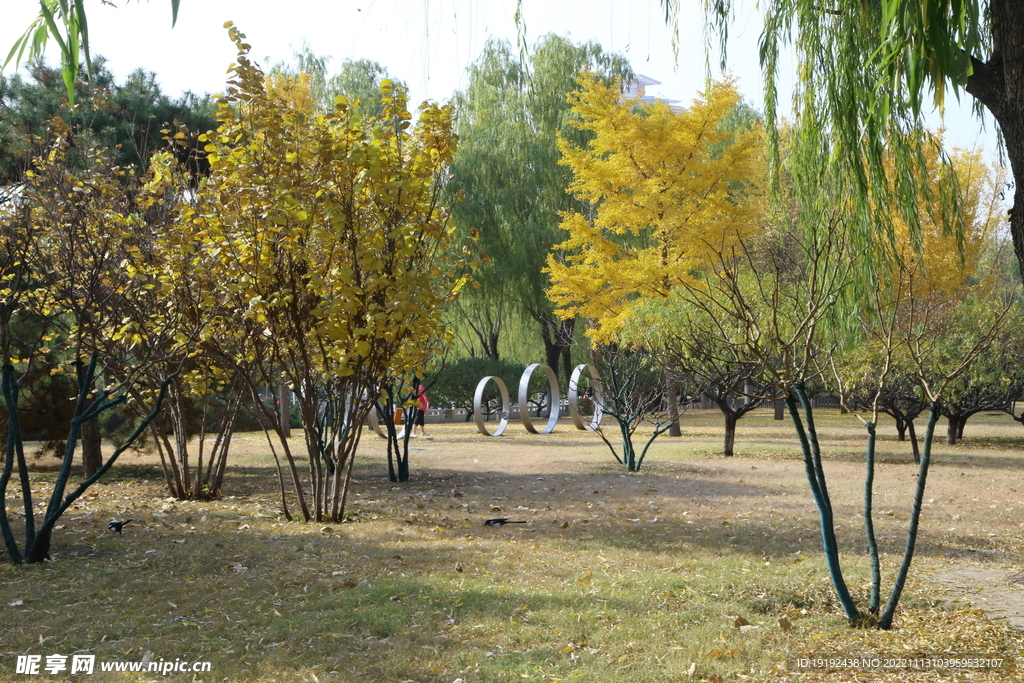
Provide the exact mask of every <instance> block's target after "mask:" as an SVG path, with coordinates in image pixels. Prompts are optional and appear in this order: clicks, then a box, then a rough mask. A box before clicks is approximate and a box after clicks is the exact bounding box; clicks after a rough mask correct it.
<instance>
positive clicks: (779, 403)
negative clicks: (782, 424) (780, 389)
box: [775, 398, 786, 420]
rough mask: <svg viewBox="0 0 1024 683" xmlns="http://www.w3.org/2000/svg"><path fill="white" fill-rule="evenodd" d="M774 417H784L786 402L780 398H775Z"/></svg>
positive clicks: (777, 418) (780, 418)
mask: <svg viewBox="0 0 1024 683" xmlns="http://www.w3.org/2000/svg"><path fill="white" fill-rule="evenodd" d="M775 419H776V420H785V419H786V402H785V401H784V400H783V399H781V398H780V399H776V400H775Z"/></svg>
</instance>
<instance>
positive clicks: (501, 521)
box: [484, 517, 526, 526]
mask: <svg viewBox="0 0 1024 683" xmlns="http://www.w3.org/2000/svg"><path fill="white" fill-rule="evenodd" d="M505 524H526V522H513V521H512V520H511V519H506V518H505V517H498V518H497V519H489V520H487V521H486V522H484V526H503V525H505Z"/></svg>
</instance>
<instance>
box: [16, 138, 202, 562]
mask: <svg viewBox="0 0 1024 683" xmlns="http://www.w3.org/2000/svg"><path fill="white" fill-rule="evenodd" d="M52 125H53V126H54V128H55V131H56V134H55V136H54V137H55V141H54V142H53V143H52V144H51V145H50V147H49V148H48V149H47V152H46V153H45V154H44V155H42V156H41V157H39V158H37V159H36V160H35V161H34V163H33V167H34V168H33V170H32V171H31V172H30V173H28V174H27V175H26V184H25V186H24V187H23V188H22V191H21V192H20V193H18V194H17V195H15V196H14V197H12V199H11V200H10V202H9V206H5V207H4V208H3V209H2V210H0V253H2V255H3V256H2V260H0V277H2V279H3V282H4V290H3V295H2V300H0V357H2V358H0V360H2V363H3V365H2V378H0V387H2V391H3V399H4V403H5V405H6V408H7V417H8V420H7V444H6V450H5V458H4V467H3V472H2V474H0V531H2V534H3V538H4V542H5V544H6V547H7V552H8V555H9V556H10V558H11V560H12V561H13V562H16V563H21V562H42V561H43V560H45V559H46V558H47V557H48V556H49V549H50V544H51V539H52V534H53V531H54V530H55V528H56V527H55V525H56V522H57V520H59V519H60V517H61V515H63V513H64V512H65V511H66V510H67V509H68V508H69V507H70V506H71V505H72V504H73V503H74V501H75V500H77V499H78V498H79V497H80V496H81V495H82V494H83V493H84V492H85V491H86V490H87V489H88V487H89V486H91V485H92V484H93V483H95V482H96V481H97V480H99V478H100V477H102V476H103V474H104V473H105V472H107V471H108V470H109V469H110V467H111V466H112V465H113V464H114V462H115V461H116V460H117V458H118V457H119V456H120V454H121V453H123V452H124V451H125V450H126V449H127V448H128V447H130V446H131V444H132V443H133V442H134V441H135V440H136V439H137V438H138V437H139V436H140V434H141V433H142V431H143V430H144V429H145V428H146V427H147V426H148V425H149V424H150V423H151V422H152V420H153V419H154V418H155V417H156V415H157V413H158V412H159V410H160V407H161V404H162V400H163V396H164V394H165V392H166V389H167V384H168V380H167V379H164V380H163V381H162V382H160V386H159V388H158V387H150V388H151V389H152V390H153V391H154V392H155V397H154V400H153V403H152V409H151V410H150V411H149V414H148V415H146V416H145V417H144V418H143V419H142V420H141V422H140V423H139V424H138V426H137V427H136V428H135V430H134V431H133V432H132V433H131V434H130V435H129V436H128V437H127V438H126V439H125V440H124V441H123V442H122V443H121V444H120V445H119V446H118V447H117V448H116V449H115V450H114V452H113V453H112V454H111V455H110V456H109V457H108V458H107V459H106V460H105V461H101V463H100V464H99V466H98V467H96V468H94V470H95V471H90V472H87V473H86V476H85V479H84V481H82V482H81V483H80V484H78V485H77V486H72V485H71V484H70V483H69V482H70V477H71V471H72V463H73V458H74V454H75V449H76V447H77V445H78V442H79V440H80V437H81V436H82V434H83V429H84V427H85V425H87V424H88V423H89V422H90V421H93V420H96V419H97V418H99V416H100V415H101V414H103V413H105V412H106V411H109V410H111V409H112V408H115V407H117V406H119V405H123V404H126V403H128V402H129V401H130V399H131V397H132V396H133V394H134V392H135V389H137V388H138V387H139V386H140V385H142V384H145V378H144V377H143V373H142V372H140V370H141V369H142V367H144V366H145V365H146V364H147V363H159V362H160V361H162V360H163V359H161V358H159V357H150V358H147V359H145V360H142V361H141V362H139V363H138V364H134V365H132V364H130V363H126V362H120V363H119V362H116V361H117V360H118V356H121V357H125V356H127V355H128V354H127V353H126V351H127V350H128V347H130V346H131V343H132V341H133V338H132V336H131V335H129V336H125V335H123V334H121V332H122V321H123V317H122V315H123V313H124V310H125V303H126V302H129V301H132V300H133V299H135V298H136V297H137V296H139V295H141V294H142V293H143V292H144V291H145V290H146V288H148V287H152V286H153V285H152V283H151V282H150V281H148V280H146V279H145V278H141V277H140V278H135V277H132V276H131V275H127V274H126V273H127V271H129V270H131V268H132V264H133V263H134V259H133V255H132V252H133V251H137V247H136V246H135V245H134V244H133V242H132V240H133V239H134V235H133V228H136V227H138V226H139V225H140V223H141V221H142V219H141V218H140V214H144V213H145V210H146V208H147V207H148V206H149V205H150V203H151V202H153V201H156V199H157V198H158V197H159V195H160V194H162V192H163V189H164V188H163V187H162V185H161V183H160V182H159V180H158V179H155V178H150V179H149V182H147V183H145V184H144V185H143V186H142V187H141V188H134V190H137V191H133V188H132V187H131V186H132V185H134V182H133V180H132V178H131V177H130V174H129V173H127V172H126V171H125V170H123V169H119V168H118V167H116V166H115V165H114V164H113V163H112V161H111V159H110V158H109V157H108V156H106V155H105V154H104V150H95V149H93V150H88V151H85V152H83V154H82V158H81V159H77V160H75V161H74V162H72V160H71V159H70V156H71V154H70V150H71V149H72V147H73V143H74V139H73V137H72V136H71V135H70V130H69V128H68V127H67V125H66V124H63V122H61V121H60V120H56V121H54V122H53V123H52ZM126 176H127V177H126ZM26 315H30V316H31V317H32V318H33V319H34V320H36V321H41V322H42V325H41V329H42V332H41V333H40V334H39V335H38V336H37V337H36V338H35V339H34V340H25V339H22V340H21V342H20V344H16V343H15V340H16V337H17V335H18V332H21V331H24V330H25V329H26V328H25V327H21V326H20V325H19V323H20V319H21V318H24V317H25V316H26ZM148 322H149V325H148V333H149V335H150V336H151V337H156V336H161V337H164V338H168V339H171V340H173V345H174V346H176V347H179V348H187V347H188V346H189V345H190V344H191V342H192V340H193V336H192V330H187V329H183V328H181V327H178V326H175V325H174V324H173V322H176V321H171V320H169V319H168V318H161V317H159V316H154V318H153V319H151V320H149V321H148ZM168 323H171V324H168ZM58 328H62V329H60V331H61V334H59V335H58V334H54V330H56V329H58ZM28 329H32V328H28ZM105 342H110V343H111V344H113V345H114V346H120V347H121V348H120V352H119V353H116V352H115V353H113V354H111V355H107V356H105V357H104V359H103V365H102V372H103V382H102V383H98V382H97V379H98V372H99V368H100V367H101V366H100V364H99V362H100V353H101V351H100V349H101V348H102V347H105V346H106V344H105ZM58 343H59V344H62V345H65V346H66V347H67V348H66V353H65V357H66V358H68V365H70V370H69V372H70V373H73V376H74V379H75V384H76V386H77V396H76V397H75V408H74V413H73V416H72V418H71V421H70V425H69V428H68V432H67V438H66V440H65V441H64V444H63V454H62V457H61V464H60V468H59V470H58V473H57V476H56V478H55V480H54V484H53V488H52V490H51V492H50V495H49V502H48V504H47V506H46V509H45V512H44V514H43V516H42V518H41V519H40V520H37V519H36V510H35V508H34V507H33V487H32V486H31V481H30V478H31V475H30V473H29V468H28V463H27V462H26V459H25V454H24V449H23V446H22V441H21V429H20V421H19V414H18V413H19V410H18V403H19V387H18V376H17V375H18V373H19V372H22V373H24V372H25V371H26V370H28V369H29V368H30V367H31V366H32V365H34V364H35V363H38V362H42V361H44V360H45V359H46V356H45V355H44V354H46V352H47V348H46V344H58ZM19 346H20V351H21V353H22V354H24V355H20V356H19V355H18V350H19ZM160 348H161V349H166V348H167V346H166V345H160ZM26 352H27V353H26ZM179 357H180V355H179ZM165 367H166V366H165ZM49 370H50V372H51V373H57V372H62V371H68V369H67V368H62V367H59V366H58V367H51V368H49ZM15 462H16V463H17V468H18V473H19V478H20V483H21V495H22V500H23V503H24V506H25V513H24V527H23V531H24V539H25V540H24V544H23V545H19V544H18V542H17V540H16V539H15V536H14V532H13V529H12V525H11V520H10V519H9V518H8V516H7V512H6V510H7V507H6V504H5V501H6V495H7V485H8V483H9V481H10V479H11V476H12V474H13V471H14V465H15ZM38 490H39V485H38V484H37V486H36V491H38ZM37 521H38V522H39V524H38V526H37Z"/></svg>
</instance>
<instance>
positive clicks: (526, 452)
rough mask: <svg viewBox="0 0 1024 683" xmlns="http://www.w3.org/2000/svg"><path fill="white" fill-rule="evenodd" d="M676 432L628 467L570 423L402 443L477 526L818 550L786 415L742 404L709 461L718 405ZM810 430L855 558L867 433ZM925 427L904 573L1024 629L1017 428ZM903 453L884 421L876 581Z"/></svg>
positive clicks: (903, 471)
mask: <svg viewBox="0 0 1024 683" xmlns="http://www.w3.org/2000/svg"><path fill="white" fill-rule="evenodd" d="M682 425H683V432H684V433H683V436H682V437H681V438H677V439H670V438H666V437H662V438H661V439H660V440H659V441H657V442H656V443H655V445H654V446H653V447H652V450H651V452H650V453H649V454H648V456H647V459H646V460H645V461H644V465H643V467H642V469H641V471H640V472H639V473H637V474H628V473H626V472H625V471H624V468H623V467H622V466H621V465H618V464H617V463H616V462H615V461H614V459H613V458H612V456H611V454H610V452H609V451H608V449H607V447H606V446H604V444H602V443H601V442H600V440H599V439H598V438H597V437H596V435H594V434H592V433H588V432H580V431H577V430H575V429H573V427H572V425H571V423H569V422H568V421H566V420H563V421H562V423H560V424H559V426H558V428H557V430H556V431H555V432H554V433H552V434H549V435H534V434H529V433H527V432H526V431H525V429H524V428H523V427H522V426H521V425H519V424H518V423H515V422H510V424H509V428H508V430H507V431H506V434H505V435H503V436H502V437H497V438H489V437H486V436H484V435H481V434H480V433H479V432H478V431H477V429H476V428H475V426H473V425H471V424H470V425H451V424H445V425H430V433H431V436H432V437H433V438H431V439H422V438H416V439H413V440H412V441H411V444H412V446H411V447H412V449H413V450H412V454H411V456H410V460H411V462H412V471H413V478H414V479H416V478H418V477H422V476H424V475H430V476H433V477H438V476H461V477H465V478H468V480H470V481H472V482H473V483H472V484H471V491H476V492H477V495H474V496H471V497H470V501H472V502H468V503H467V504H466V508H465V512H466V514H467V518H469V519H473V520H474V521H475V517H480V516H487V515H490V516H513V515H518V516H519V517H523V518H525V519H536V518H538V517H540V518H544V517H545V516H548V514H550V513H552V512H553V511H559V513H558V515H559V517H560V518H561V517H564V518H565V520H564V521H570V522H574V523H592V524H599V523H601V522H602V521H604V520H607V519H609V518H619V519H621V518H622V517H623V516H625V517H626V518H627V519H630V520H635V522H634V523H636V524H638V525H639V524H644V525H645V526H646V525H648V524H650V523H652V522H661V523H663V525H664V528H665V529H666V530H667V532H668V533H671V529H672V528H673V527H675V525H676V524H682V525H684V526H689V527H691V528H693V529H694V530H697V531H702V532H703V533H702V534H700V535H699V537H698V541H697V542H701V541H700V540H699V539H701V538H702V539H703V542H705V543H708V544H715V543H729V544H731V545H734V546H735V545H736V544H740V545H749V546H750V548H751V550H753V549H755V548H757V549H759V550H761V551H762V552H763V553H764V554H765V555H766V556H767V555H776V556H778V555H787V554H788V555H795V556H797V557H799V556H802V555H807V554H811V553H820V552H821V542H820V534H819V530H818V522H817V511H816V508H815V507H814V504H813V501H812V499H811V496H810V492H809V490H808V486H807V480H806V475H805V472H804V466H803V462H802V460H801V459H800V457H799V453H798V451H797V449H796V445H795V443H794V439H793V435H792V427H791V425H790V423H789V422H788V421H783V422H777V421H774V420H773V419H772V414H771V412H770V411H768V410H758V411H755V412H753V413H751V414H750V415H749V416H747V417H745V418H744V419H743V420H741V421H740V423H739V429H738V434H737V448H736V456H734V457H732V458H725V457H722V456H721V455H719V451H718V449H719V439H720V438H721V437H720V434H721V417H720V415H718V414H717V412H716V411H691V412H690V413H688V414H686V415H684V416H683V419H682ZM819 428H820V429H821V431H822V432H823V433H824V434H825V437H824V439H823V443H822V445H823V452H824V457H825V459H826V462H827V464H826V473H827V475H828V477H829V487H830V488H829V492H830V494H831V496H832V500H833V507H834V509H835V515H836V519H837V520H838V528H837V533H838V534H839V539H840V543H841V546H842V550H843V552H844V554H846V555H847V556H848V557H851V556H852V557H861V556H863V554H864V542H863V530H862V529H863V527H862V506H863V488H862V487H863V483H862V482H863V474H864V463H863V453H862V449H863V446H864V441H865V439H864V430H863V427H862V426H861V423H860V422H858V421H857V420H856V419H855V418H854V417H852V416H849V415H846V416H841V415H839V414H838V413H837V412H836V411H819ZM918 429H919V430H920V431H923V426H919V427H918ZM937 432H938V433H937V438H936V440H935V444H934V446H933V463H932V467H931V470H930V472H929V475H928V481H927V484H928V486H927V490H926V494H925V498H924V513H923V515H922V522H921V534H920V537H919V541H918V544H917V550H916V555H915V564H914V566H913V571H912V576H914V577H916V581H917V582H918V583H917V590H919V591H922V592H924V593H930V594H934V595H936V596H938V597H942V598H943V599H945V600H948V601H950V602H953V603H958V604H966V605H970V606H972V607H973V608H975V609H982V610H984V611H985V612H986V613H987V614H989V615H991V616H992V618H994V619H1005V620H1007V621H1008V622H1009V623H1010V624H1012V625H1014V626H1016V627H1018V628H1022V629H1024V533H1022V529H1024V496H1022V495H1021V493H1020V492H1021V491H1024V470H1022V468H1021V464H1022V463H1024V428H1022V427H1021V425H1020V424H1018V423H1015V422H1013V421H1012V420H1011V419H1010V418H1009V417H1008V416H1006V415H979V416H977V417H975V418H974V419H973V420H972V421H971V422H970V423H968V427H967V430H966V439H965V441H963V442H961V443H960V444H957V445H955V446H947V445H946V444H945V443H944V436H945V432H944V426H943V425H942V424H940V426H939V429H938V430H937ZM609 437H610V438H611V435H609ZM364 438H365V441H364V443H363V444H362V447H361V449H362V450H361V455H362V457H363V458H364V459H366V460H367V461H370V462H373V461H380V460H381V459H382V454H383V447H384V446H383V445H384V441H383V440H380V439H378V438H377V437H375V436H374V435H373V434H372V433H370V432H368V433H367V435H366V436H365V437H364ZM613 443H614V441H613ZM910 453H911V451H910V446H909V444H908V443H906V442H899V441H897V440H896V430H895V427H894V426H893V425H892V424H891V423H887V422H884V421H883V422H882V423H881V425H880V427H879V454H878V460H879V463H878V466H877V471H876V475H875V482H876V486H875V494H874V496H875V498H874V511H875V513H874V518H875V525H876V533H877V535H878V539H879V544H880V547H881V550H882V552H883V554H885V557H884V559H883V581H884V582H886V583H887V582H889V581H891V577H892V575H893V573H894V572H895V569H896V566H897V564H898V561H899V557H900V556H901V554H902V551H903V548H904V542H905V533H906V525H907V521H908V517H909V514H910V509H911V504H912V497H913V489H914V485H915V483H916V481H917V476H918V467H917V465H915V464H914V463H913V460H912V457H911V455H910ZM356 500H357V501H358V497H357V499H356ZM356 505H357V506H358V502H357V503H356ZM353 509H354V510H356V509H357V507H356V508H353ZM546 513H547V514H546ZM556 521H557V520H556Z"/></svg>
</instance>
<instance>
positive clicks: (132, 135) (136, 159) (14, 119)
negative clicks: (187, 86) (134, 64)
mask: <svg viewBox="0 0 1024 683" xmlns="http://www.w3.org/2000/svg"><path fill="white" fill-rule="evenodd" d="M75 92H76V93H77V101H78V103H79V106H77V107H75V108H74V109H68V108H67V95H66V92H65V90H64V87H63V85H62V84H61V78H60V74H59V72H58V70H57V69H54V68H52V67H49V66H47V65H45V64H43V63H35V64H33V65H32V67H31V69H30V70H29V73H28V77H23V76H21V75H14V76H11V77H9V78H7V77H4V76H0V184H8V183H20V182H22V180H23V176H24V173H25V171H26V170H28V168H29V165H30V163H31V160H32V157H34V156H35V155H37V154H40V153H41V152H42V150H43V149H44V148H45V147H46V145H47V144H49V142H50V137H51V134H50V127H49V121H50V119H52V118H53V117H54V116H56V115H58V114H59V115H60V116H61V118H62V119H63V120H64V121H65V122H67V124H68V125H69V127H70V130H71V133H72V134H73V135H74V136H75V138H76V146H77V148H78V149H79V150H85V149H89V148H91V147H97V148H105V149H107V150H109V151H110V153H111V154H112V155H113V161H114V163H116V165H118V166H120V167H122V168H123V167H132V168H133V169H134V170H135V173H136V175H137V176H141V175H142V174H143V173H145V170H146V166H147V164H148V163H149V156H150V154H151V153H152V152H153V151H154V150H156V149H158V148H161V147H163V146H164V145H165V144H166V143H165V141H164V137H165V134H164V132H163V131H164V130H166V129H168V128H171V127H172V126H174V125H175V124H182V125H184V126H185V127H186V128H187V129H189V130H191V131H193V132H194V133H201V132H204V131H206V130H209V129H211V128H213V127H215V126H216V119H215V117H214V111H215V107H214V104H213V102H212V100H210V99H208V98H205V97H201V96H197V95H194V94H193V93H190V92H189V93H185V94H184V95H182V96H180V97H176V98H172V97H169V96H167V95H165V94H164V93H163V91H162V90H161V89H160V84H159V83H158V82H157V80H156V75H155V74H153V73H152V72H146V71H143V70H142V69H136V70H135V71H133V72H132V73H131V74H130V75H129V76H128V78H126V79H125V80H124V81H123V82H121V83H118V82H117V81H116V80H115V78H114V75H113V73H111V71H110V70H109V69H108V68H107V67H106V65H105V63H104V61H103V59H102V58H101V57H97V58H96V60H95V63H94V64H93V76H92V79H91V80H89V81H86V80H84V79H80V80H78V81H77V82H76V84H75ZM188 137H192V138H193V139H192V140H191V141H189V140H188V139H187V138H186V137H185V136H183V137H182V138H181V140H180V144H178V145H177V150H176V151H177V152H178V156H179V161H182V162H188V161H191V162H197V161H198V158H197V157H196V155H195V153H194V148H195V146H196V144H195V140H194V136H188ZM194 170H198V168H195V169H194Z"/></svg>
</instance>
